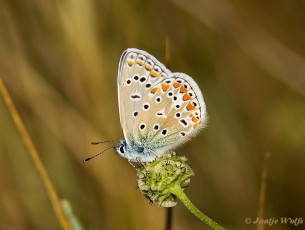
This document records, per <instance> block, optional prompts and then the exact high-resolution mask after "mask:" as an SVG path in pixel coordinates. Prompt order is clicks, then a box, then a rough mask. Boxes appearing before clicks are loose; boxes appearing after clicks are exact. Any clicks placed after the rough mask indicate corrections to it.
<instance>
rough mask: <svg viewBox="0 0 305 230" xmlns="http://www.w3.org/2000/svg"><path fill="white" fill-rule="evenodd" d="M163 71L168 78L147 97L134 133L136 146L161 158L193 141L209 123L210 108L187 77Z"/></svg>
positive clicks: (140, 109)
mask: <svg viewBox="0 0 305 230" xmlns="http://www.w3.org/2000/svg"><path fill="white" fill-rule="evenodd" d="M158 64H159V63H156V65H158ZM162 71H166V72H167V74H168V77H167V78H164V79H162V80H161V81H160V82H158V83H157V84H156V85H154V86H153V88H152V89H151V90H150V92H149V93H147V94H145V97H144V98H143V100H142V102H141V103H142V104H141V105H140V108H139V117H138V119H137V120H136V121H135V123H134V130H133V132H134V137H135V140H136V142H138V143H141V145H143V146H144V147H146V148H149V149H151V150H152V151H154V153H155V154H156V155H158V156H161V155H162V154H163V153H164V152H165V151H166V150H168V149H173V148H174V147H176V146H178V145H179V144H182V143H184V142H186V141H187V140H189V138H190V137H192V136H193V135H195V134H196V133H198V131H199V130H200V129H201V128H202V127H204V125H205V124H206V120H207V119H206V106H205V103H204V100H203V97H202V93H201V91H200V89H199V87H198V85H197V84H196V82H195V81H194V80H193V79H192V78H191V77H190V76H188V75H186V74H183V73H170V72H169V70H167V69H163V70H162Z"/></svg>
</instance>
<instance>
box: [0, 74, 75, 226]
mask: <svg viewBox="0 0 305 230" xmlns="http://www.w3.org/2000/svg"><path fill="white" fill-rule="evenodd" d="M0 92H1V94H2V96H3V98H4V101H5V103H6V105H7V107H8V109H9V112H10V114H11V116H12V118H13V121H14V123H15V124H16V126H17V129H18V131H19V132H20V135H21V137H22V139H23V141H24V143H25V145H26V147H27V148H28V150H29V154H30V157H31V159H32V160H33V162H34V165H35V167H36V169H37V172H38V174H39V176H40V177H41V180H42V183H43V185H44V187H45V189H46V192H47V194H48V196H49V199H50V201H51V203H52V206H53V208H54V211H55V213H56V215H57V218H58V220H59V222H60V224H61V226H62V229H65V230H70V229H71V228H70V226H69V223H68V221H67V218H66V216H65V214H64V212H63V210H62V208H61V205H60V201H59V199H58V197H57V194H56V191H55V189H54V187H53V185H52V183H51V181H50V179H49V176H48V174H47V171H46V170H45V168H44V166H43V164H42V162H41V160H40V158H39V155H38V153H37V150H36V148H35V146H34V144H33V142H32V140H31V138H30V136H29V134H28V132H27V130H26V128H25V126H24V125H23V122H22V121H21V118H20V116H19V114H18V112H17V110H16V107H15V105H14V104H13V101H12V100H11V97H10V96H9V93H8V92H7V90H6V88H5V86H4V84H3V82H2V79H1V78H0Z"/></svg>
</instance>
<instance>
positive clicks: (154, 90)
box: [150, 88, 158, 93]
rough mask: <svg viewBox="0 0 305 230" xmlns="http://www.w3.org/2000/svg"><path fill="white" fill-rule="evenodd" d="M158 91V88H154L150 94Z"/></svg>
mask: <svg viewBox="0 0 305 230" xmlns="http://www.w3.org/2000/svg"><path fill="white" fill-rule="evenodd" d="M157 90H158V88H152V89H151V90H150V92H151V93H156V92H157Z"/></svg>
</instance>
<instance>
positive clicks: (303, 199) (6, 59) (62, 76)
mask: <svg viewBox="0 0 305 230" xmlns="http://www.w3.org/2000/svg"><path fill="white" fill-rule="evenodd" d="M166 36H168V38H169V41H170V55H171V59H170V69H171V70H172V71H175V72H176V71H179V72H185V73H187V74H189V75H190V76H192V77H193V78H194V79H195V81H196V82H197V83H198V85H199V86H200V88H201V90H202V92H203V95H204V98H205V101H206V104H207V110H208V114H209V125H208V127H207V128H206V129H205V130H204V131H203V132H202V133H201V134H200V135H198V136H197V137H195V138H194V139H193V140H192V141H191V142H189V143H187V144H186V145H184V146H183V147H181V148H179V149H177V152H178V153H180V154H181V155H185V156H186V157H187V158H188V159H189V161H188V162H189V163H190V164H191V165H192V167H193V169H194V171H195V173H196V176H195V177H193V178H192V182H191V184H190V186H189V188H187V189H186V190H185V192H186V193H187V195H188V196H189V198H190V199H191V200H192V201H193V202H194V204H195V205H196V206H197V207H198V208H199V209H200V210H201V211H203V212H204V213H205V214H207V215H208V216H210V217H211V218H212V219H214V220H215V221H217V222H218V223H219V224H220V225H222V226H223V227H225V228H228V229H255V228H256V226H255V225H253V224H250V225H246V224H245V218H246V217H250V218H253V219H254V218H256V217H257V212H258V207H259V192H260V183H261V172H262V169H263V165H264V156H265V153H266V152H270V154H271V158H270V160H269V173H268V177H267V180H266V187H267V188H266V196H265V204H264V213H265V217H266V218H269V217H274V218H280V217H302V218H303V219H305V196H304V194H305V184H304V181H305V55H304V53H305V2H304V1H297V0H268V1H265V0H259V1H242V0H220V1H213V0H190V1H184V0H171V1H161V0H158V1H140V0H135V1H118V0H100V1H97V0H91V1H89V0H61V1H50V0H45V1H38V0H31V1H30V0H26V1H25V0H14V1H10V0H1V1H0V77H1V78H2V79H3V81H4V83H5V84H6V86H7V88H8V90H9V92H10V94H11V96H12V99H13V100H14V102H15V104H16V107H17V109H18V111H19V112H20V115H21V117H22V119H23V121H24V123H25V125H26V127H27V129H28V131H29V133H30V136H31V138H32V140H33V142H34V144H35V145H36V147H37V149H38V152H39V154H40V156H41V158H42V161H43V163H44V165H45V167H46V169H47V171H48V173H49V175H50V177H51V180H52V182H53V183H54V186H55V188H56V191H57V193H58V195H59V197H60V198H62V199H63V198H64V199H67V200H68V201H69V202H70V203H71V205H72V207H73V210H74V213H75V215H76V216H77V217H78V219H79V221H80V222H81V224H82V225H83V227H84V229H93V230H95V229H96V230H97V229H135V230H137V229H148V230H150V229H164V222H165V214H166V212H165V209H164V208H160V207H157V206H156V205H149V203H148V200H146V199H145V198H144V197H142V196H141V194H140V192H139V190H137V189H136V180H135V170H134V169H133V168H132V167H131V166H130V165H129V164H128V162H127V161H126V159H123V158H119V157H118V156H117V155H115V154H114V152H113V150H110V151H108V152H105V153H104V154H103V156H101V157H99V158H96V159H95V160H92V161H90V162H88V163H86V164H83V163H82V160H83V159H84V158H86V157H88V156H91V155H92V154H95V153H98V152H99V151H101V150H103V149H104V148H106V147H107V146H110V145H108V144H104V145H99V146H91V145H90V142H91V141H100V140H118V139H120V138H122V132H121V128H120V123H119V114H118V105H117V88H116V77H117V68H118V61H119V58H120V55H121V53H122V52H123V51H124V50H125V49H126V48H129V47H135V48H139V49H143V50H146V51H147V52H149V53H151V54H152V55H154V56H155V57H156V58H158V59H159V60H160V61H161V62H164V61H165V38H166ZM0 188H1V193H0V203H1V205H0V229H8V230H15V229H18V230H19V229H22V230H23V229H39V230H40V229H46V230H51V229H52V230H53V229H60V225H59V224H58V221H57V219H56V216H55V214H54V211H53V209H52V206H51V204H50V202H49V200H48V197H47V195H46V192H45V190H44V188H43V186H42V183H41V181H40V178H39V176H38V174H37V172H36V170H35V168H34V166H33V163H32V161H31V159H30V158H29V156H28V154H27V149H26V148H25V146H24V144H23V141H22V139H21V137H20V135H19V133H18V132H17V129H16V127H15V125H14V123H13V121H12V118H11V116H10V114H9V112H8V109H7V107H6V106H5V104H4V101H3V98H2V97H0ZM304 226H305V225H304V224H303V225H302V226H301V227H300V226H298V227H295V226H293V225H289V224H288V225H280V224H278V225H276V226H273V227H272V228H271V227H270V229H301V228H304ZM265 227H266V228H268V227H269V226H265ZM173 229H177V230H180V229H181V230H182V229H208V228H207V227H206V225H204V224H203V223H201V222H200V221H199V220H197V219H196V218H195V217H194V216H193V215H192V214H191V213H190V212H189V211H188V210H187V209H186V208H185V207H184V206H183V205H182V204H181V203H178V205H177V206H176V207H175V208H174V210H173Z"/></svg>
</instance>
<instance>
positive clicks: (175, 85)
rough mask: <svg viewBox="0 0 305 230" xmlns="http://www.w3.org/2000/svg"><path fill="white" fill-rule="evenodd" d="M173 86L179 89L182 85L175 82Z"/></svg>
mask: <svg viewBox="0 0 305 230" xmlns="http://www.w3.org/2000/svg"><path fill="white" fill-rule="evenodd" d="M173 86H174V87H175V88H178V87H180V86H181V84H179V83H177V82H174V83H173Z"/></svg>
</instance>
